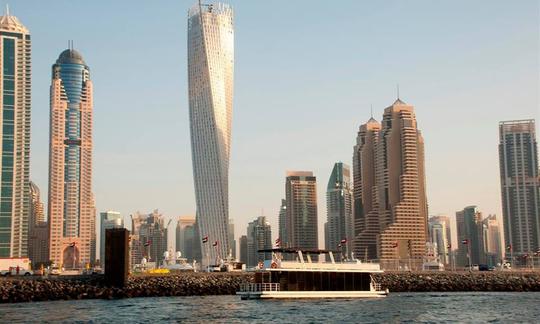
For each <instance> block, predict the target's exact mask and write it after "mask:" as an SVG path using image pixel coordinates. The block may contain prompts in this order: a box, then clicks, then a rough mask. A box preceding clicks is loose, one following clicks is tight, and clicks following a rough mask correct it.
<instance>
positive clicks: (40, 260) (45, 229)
mask: <svg viewBox="0 0 540 324" xmlns="http://www.w3.org/2000/svg"><path fill="white" fill-rule="evenodd" d="M28 225H29V226H28V258H29V259H30V261H31V262H32V267H33V268H34V269H36V268H37V267H38V266H39V265H40V264H44V263H46V262H48V261H49V225H48V223H47V218H46V217H45V210H44V207H43V202H42V201H41V194H40V191H39V188H38V186H37V185H36V184H35V183H33V182H32V181H30V217H29V221H28Z"/></svg>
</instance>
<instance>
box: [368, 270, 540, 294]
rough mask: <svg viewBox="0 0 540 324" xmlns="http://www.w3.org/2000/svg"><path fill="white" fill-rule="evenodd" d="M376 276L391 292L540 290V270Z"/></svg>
mask: <svg viewBox="0 0 540 324" xmlns="http://www.w3.org/2000/svg"><path fill="white" fill-rule="evenodd" d="M373 277H374V279H375V280H376V281H377V282H378V283H380V284H381V285H382V287H383V288H388V289H389V290H390V292H423V291H424V292H428V291H442V292H444V291H456V292H457V291H540V272H502V271H494V272H385V273H382V274H375V275H373Z"/></svg>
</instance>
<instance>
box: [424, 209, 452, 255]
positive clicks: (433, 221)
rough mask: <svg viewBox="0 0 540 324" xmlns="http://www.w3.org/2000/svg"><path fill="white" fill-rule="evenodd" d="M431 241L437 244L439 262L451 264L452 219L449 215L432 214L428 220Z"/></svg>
mask: <svg viewBox="0 0 540 324" xmlns="http://www.w3.org/2000/svg"><path fill="white" fill-rule="evenodd" d="M428 226H429V238H430V242H431V243H433V244H435V245H436V248H437V249H436V253H437V257H438V259H439V262H441V263H443V264H450V263H451V260H450V257H451V255H450V249H451V244H452V237H451V236H450V219H449V218H448V217H447V216H441V215H439V216H432V217H430V218H429V221H428Z"/></svg>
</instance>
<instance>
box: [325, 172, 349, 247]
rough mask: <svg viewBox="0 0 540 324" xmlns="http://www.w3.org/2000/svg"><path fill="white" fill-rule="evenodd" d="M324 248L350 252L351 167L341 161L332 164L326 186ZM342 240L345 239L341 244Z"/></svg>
mask: <svg viewBox="0 0 540 324" xmlns="http://www.w3.org/2000/svg"><path fill="white" fill-rule="evenodd" d="M326 219H327V224H328V225H327V226H325V230H326V231H327V233H325V237H327V238H328V241H327V242H326V249H329V250H335V249H341V250H342V251H344V252H345V253H344V254H349V253H350V252H352V241H353V239H354V228H353V225H354V222H353V210H352V188H351V169H350V167H349V166H348V165H346V164H343V162H337V163H335V164H334V168H333V170H332V173H331V174H330V178H329V179H328V186H327V188H326ZM342 240H346V243H345V244H342V243H341V242H342Z"/></svg>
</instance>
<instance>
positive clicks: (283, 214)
mask: <svg viewBox="0 0 540 324" xmlns="http://www.w3.org/2000/svg"><path fill="white" fill-rule="evenodd" d="M278 225H279V229H278V232H279V233H278V234H279V240H280V246H281V247H287V244H286V242H287V240H288V238H287V237H288V236H287V200H286V199H281V206H280V207H279V215H278Z"/></svg>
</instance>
